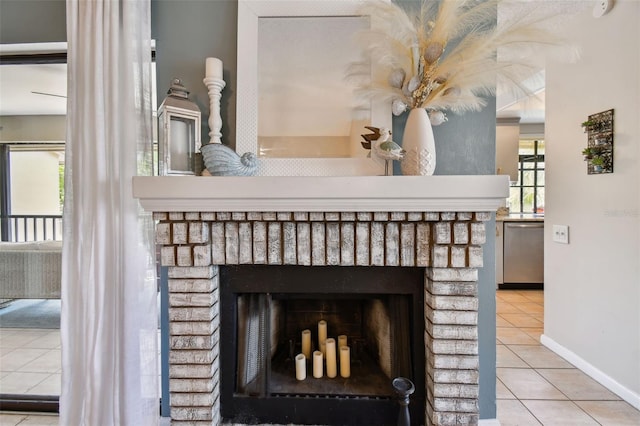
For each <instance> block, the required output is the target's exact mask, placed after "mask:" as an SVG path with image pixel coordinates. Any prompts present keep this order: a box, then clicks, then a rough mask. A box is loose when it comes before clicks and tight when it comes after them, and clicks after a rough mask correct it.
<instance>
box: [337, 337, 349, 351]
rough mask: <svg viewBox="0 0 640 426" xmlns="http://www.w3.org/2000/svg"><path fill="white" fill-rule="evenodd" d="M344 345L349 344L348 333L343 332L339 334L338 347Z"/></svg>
mask: <svg viewBox="0 0 640 426" xmlns="http://www.w3.org/2000/svg"><path fill="white" fill-rule="evenodd" d="M343 346H347V335H346V334H341V335H339V336H338V349H340V348H341V347H343Z"/></svg>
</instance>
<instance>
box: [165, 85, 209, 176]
mask: <svg viewBox="0 0 640 426" xmlns="http://www.w3.org/2000/svg"><path fill="white" fill-rule="evenodd" d="M167 93H168V96H167V97H166V98H165V99H164V100H163V101H162V104H161V105H160V108H159V109H158V128H159V131H158V174H159V175H195V174H196V153H198V152H200V145H201V142H200V108H198V105H196V104H195V103H193V102H191V101H190V100H189V92H188V91H187V89H186V88H185V87H184V86H183V85H182V82H181V81H180V80H179V79H177V78H176V79H173V80H172V81H171V87H170V88H169V91H168V92H167Z"/></svg>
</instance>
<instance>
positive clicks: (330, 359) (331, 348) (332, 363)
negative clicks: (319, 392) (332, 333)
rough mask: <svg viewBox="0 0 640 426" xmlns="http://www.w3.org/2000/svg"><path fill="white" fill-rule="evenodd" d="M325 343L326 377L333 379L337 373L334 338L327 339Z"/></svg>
mask: <svg viewBox="0 0 640 426" xmlns="http://www.w3.org/2000/svg"><path fill="white" fill-rule="evenodd" d="M325 345H326V347H327V354H326V357H327V377H329V378H331V379H333V378H334V377H336V376H337V375H338V366H337V360H336V339H334V338H329V339H327V341H326V342H325Z"/></svg>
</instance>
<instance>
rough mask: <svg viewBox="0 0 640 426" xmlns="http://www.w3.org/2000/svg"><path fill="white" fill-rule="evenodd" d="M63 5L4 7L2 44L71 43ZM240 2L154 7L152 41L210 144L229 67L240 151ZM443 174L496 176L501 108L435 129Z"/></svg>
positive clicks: (229, 139)
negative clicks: (210, 88)
mask: <svg viewBox="0 0 640 426" xmlns="http://www.w3.org/2000/svg"><path fill="white" fill-rule="evenodd" d="M64 3H65V2H64V0H44V1H36V0H31V1H23V0H1V1H0V8H1V9H0V18H1V21H0V41H1V42H2V43H20V42H21V43H24V42H43V41H64V40H66V30H65V29H64V22H65V14H64ZM236 22H237V2H236V0H188V1H185V0H152V35H153V37H154V38H155V39H156V43H157V44H156V46H157V53H156V67H157V77H158V79H157V81H158V83H157V88H158V102H162V99H163V98H164V96H165V94H166V92H167V89H168V88H169V82H170V81H171V79H172V78H174V77H178V78H181V79H182V80H183V82H184V84H185V85H186V87H187V89H189V90H190V91H191V99H192V100H193V101H194V102H196V103H197V104H198V105H199V107H200V109H201V111H202V120H203V121H202V123H203V126H202V127H203V128H202V134H203V141H208V131H209V130H208V124H207V119H208V116H209V97H208V94H207V88H206V87H205V85H204V83H203V82H202V79H203V78H204V72H205V58H206V57H208V56H215V57H217V58H220V59H221V60H222V62H223V64H224V79H225V81H226V83H227V87H226V88H225V89H224V90H223V92H222V101H221V115H222V120H223V127H222V134H223V136H222V140H223V142H224V143H225V144H227V145H230V146H235V121H236V95H235V94H236V91H235V86H236V80H235V76H236V45H237V41H236V40H237V39H236V32H237V24H236ZM405 121H406V115H405V116H402V117H395V118H394V123H393V132H394V139H395V140H398V141H400V140H402V133H403V129H404V123H405ZM434 135H435V138H436V152H437V167H436V174H442V175H451V174H493V173H494V170H495V101H494V100H493V99H491V100H490V102H489V105H488V106H487V107H486V108H485V109H484V110H483V111H481V112H479V113H473V114H465V115H464V116H455V115H453V114H449V121H448V122H446V123H445V124H443V125H441V126H437V127H435V128H434ZM494 228H495V223H494V221H491V222H489V223H488V224H487V243H486V245H485V248H484V265H485V266H484V268H481V269H480V273H479V276H480V289H479V298H480V312H479V328H480V330H479V332H480V417H481V418H495V417H496V391H495V361H496V352H495V351H496V346H495V339H496V323H495V233H494V232H492V231H493V229H494Z"/></svg>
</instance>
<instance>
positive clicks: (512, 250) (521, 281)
mask: <svg viewBox="0 0 640 426" xmlns="http://www.w3.org/2000/svg"><path fill="white" fill-rule="evenodd" d="M543 283H544V222H504V284H502V285H501V286H500V287H501V288H516V287H519V288H526V287H535V288H540V287H542V285H543Z"/></svg>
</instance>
